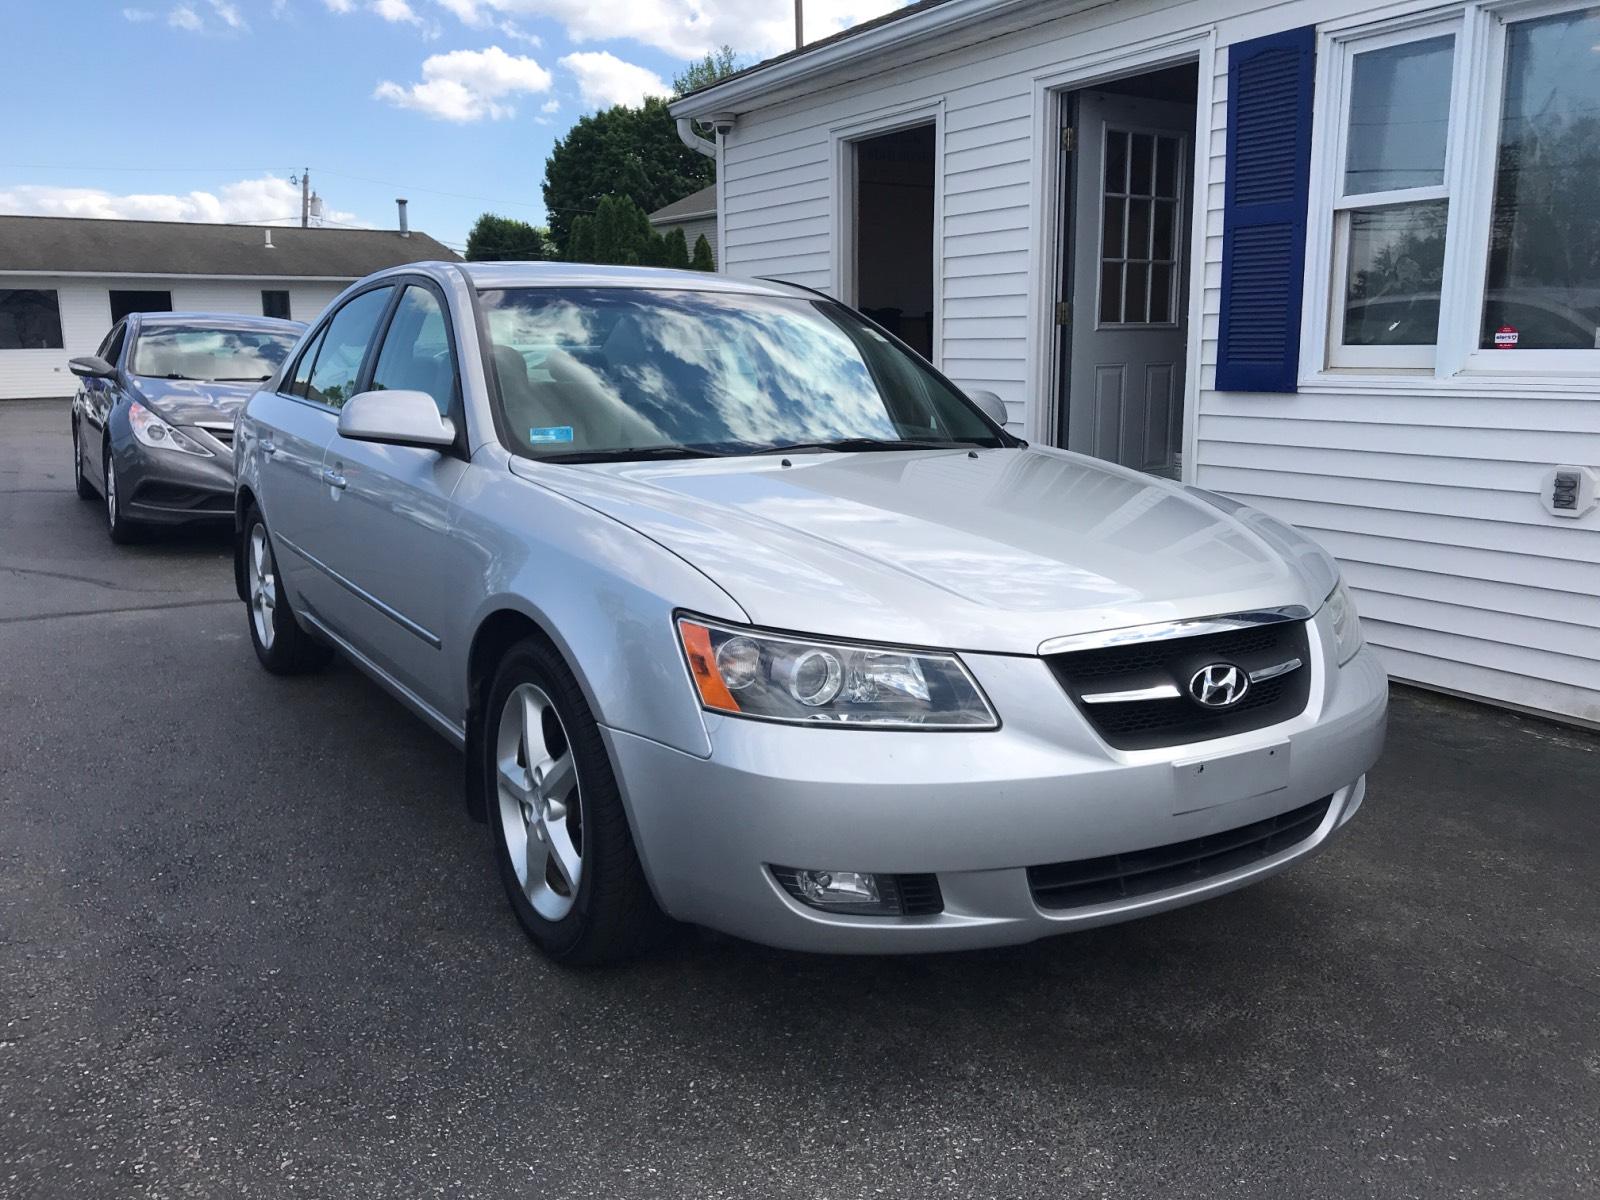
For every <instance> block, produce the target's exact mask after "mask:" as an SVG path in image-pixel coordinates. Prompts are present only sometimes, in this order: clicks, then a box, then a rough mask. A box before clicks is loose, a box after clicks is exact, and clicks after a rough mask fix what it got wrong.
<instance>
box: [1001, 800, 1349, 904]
mask: <svg viewBox="0 0 1600 1200" xmlns="http://www.w3.org/2000/svg"><path fill="white" fill-rule="evenodd" d="M1331 803H1333V797H1332V796H1324V797H1323V798H1322V799H1321V800H1318V801H1315V802H1314V803H1311V804H1307V805H1303V806H1302V807H1300V808H1296V809H1293V810H1291V811H1289V812H1286V813H1280V814H1279V815H1278V816H1276V817H1269V818H1267V819H1266V820H1265V821H1256V822H1254V823H1253V824H1250V825H1241V826H1240V827H1239V828H1237V829H1229V830H1225V831H1223V832H1222V833H1212V834H1207V835H1206V836H1205V837H1199V838H1191V839H1190V840H1189V841H1186V842H1173V843H1172V844H1171V845H1168V846H1157V847H1155V848H1154V849H1151V850H1136V851H1134V852H1133V853H1131V854H1108V855H1106V856H1105V857H1104V858H1083V859H1079V860H1078V861H1077V862H1063V863H1051V864H1050V865H1048V866H1043V867H1029V868H1028V887H1029V889H1030V890H1031V891H1032V892H1033V901H1034V903H1035V904H1037V905H1038V906H1039V907H1040V908H1048V909H1062V908H1087V907H1089V906H1090V905H1094V904H1111V903H1115V902H1116V901H1118V900H1131V899H1135V898H1137V897H1139V896H1148V895H1150V894H1152V893H1154V892H1164V891H1166V890H1168V889H1169V888H1175V887H1183V886H1184V885H1186V884H1193V883H1199V882H1202V881H1204V880H1207V879H1211V878H1214V877H1215V876H1218V875H1226V874H1227V873H1228V872H1230V871H1237V870H1239V869H1241V868H1243V867H1247V866H1249V865H1250V864H1251V863H1253V862H1259V861H1260V860H1261V859H1264V858H1270V857H1271V856H1272V855H1274V854H1277V853H1279V852H1280V851H1283V850H1287V849H1289V847H1291V846H1296V845H1299V844H1300V843H1301V842H1303V841H1305V840H1306V839H1307V838H1308V837H1310V836H1311V835H1312V834H1313V833H1315V832H1316V830H1317V827H1318V826H1319V825H1321V824H1322V819H1323V818H1324V817H1326V816H1327V815H1328V805H1330V804H1331Z"/></svg>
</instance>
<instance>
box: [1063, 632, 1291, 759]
mask: <svg viewBox="0 0 1600 1200" xmlns="http://www.w3.org/2000/svg"><path fill="white" fill-rule="evenodd" d="M1294 660H1299V666H1297V667H1295V668H1293V669H1291V670H1287V671H1285V672H1284V673H1283V674H1281V675H1277V676H1274V677H1272V678H1262V679H1260V680H1258V681H1254V682H1252V683H1251V684H1250V687H1249V688H1248V690H1247V691H1246V692H1245V695H1244V698H1243V699H1242V700H1240V701H1239V702H1238V703H1236V704H1234V705H1233V706H1231V707H1229V708H1206V707H1204V706H1203V705H1201V704H1200V703H1199V702H1198V701H1196V700H1195V699H1194V698H1193V697H1192V696H1191V695H1190V693H1189V681H1190V679H1192V678H1193V677H1194V674H1195V672H1197V671H1199V670H1201V669H1202V668H1204V667H1206V666H1209V665H1211V664H1213V663H1223V664H1229V665H1233V666H1237V667H1239V668H1240V669H1241V670H1242V671H1243V672H1245V673H1246V674H1249V673H1250V672H1253V671H1262V670H1265V669H1267V668H1271V667H1277V666H1280V665H1282V664H1285V663H1289V662H1293V661H1294ZM1045 661H1046V662H1048V663H1049V664H1050V669H1051V671H1053V672H1054V673H1055V676H1056V678H1057V679H1058V680H1059V681H1060V683H1061V686H1062V687H1063V688H1065V689H1066V691H1067V694H1068V695H1069V696H1071V697H1072V700H1073V703H1074V704H1076V705H1077V706H1078V710H1079V711H1080V712H1082V713H1083V715H1084V717H1085V718H1086V719H1087V720H1088V722H1089V724H1090V725H1092V726H1093V727H1094V729H1095V731H1096V732H1097V733H1099V735H1100V736H1101V737H1102V738H1104V739H1105V740H1106V742H1108V743H1109V744H1110V745H1112V746H1115V747H1117V748H1118V749H1119V750H1148V749H1151V748H1154V747H1158V746H1178V745H1184V744H1186V743H1189V742H1199V741H1204V740H1206V739H1208V738H1218V737H1226V736H1227V735H1228V734H1233V733H1246V732H1248V731H1249V730H1252V729H1261V728H1264V727H1265V726H1267V725H1276V724H1277V723H1278V722H1279V721H1287V720H1288V719H1289V718H1290V717H1294V716H1297V715H1299V714H1300V713H1301V712H1303V711H1304V710H1305V707H1306V701H1307V700H1308V699H1309V698H1310V695H1311V667H1310V654H1309V650H1308V641H1307V633H1306V622H1304V621H1273V622H1269V623H1266V624H1261V625H1251V626H1247V627H1246V628H1243V629H1230V630H1226V631H1224V632H1221V633H1207V634H1201V635H1199V636H1197V637H1177V638H1161V639H1156V640H1152V641H1142V642H1132V643H1129V644H1128V645H1125V646H1108V647H1105V648H1102V649H1095V650H1076V651H1068V652H1067V653H1064V654H1053V655H1049V656H1047V657H1046V659H1045ZM1160 687H1165V688H1166V689H1167V690H1168V691H1169V692H1170V691H1171V690H1173V689H1176V691H1177V692H1178V695H1176V696H1172V695H1168V696H1165V697H1162V698H1159V699H1139V700H1122V701H1117V702H1114V703H1098V704H1096V703H1085V702H1084V699H1083V697H1085V696H1094V695H1097V694H1103V693H1117V692H1133V691H1139V690H1142V689H1152V688H1160Z"/></svg>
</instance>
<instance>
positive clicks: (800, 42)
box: [794, 0, 806, 50]
mask: <svg viewBox="0 0 1600 1200" xmlns="http://www.w3.org/2000/svg"><path fill="white" fill-rule="evenodd" d="M804 3H805V0H794V48H795V49H796V50H799V49H800V48H801V47H803V46H804V45H805V44H806V22H805V11H804V9H803V8H802V5H803V4H804Z"/></svg>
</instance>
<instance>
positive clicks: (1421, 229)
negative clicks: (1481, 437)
mask: <svg viewBox="0 0 1600 1200" xmlns="http://www.w3.org/2000/svg"><path fill="white" fill-rule="evenodd" d="M1327 46H1328V49H1329V51H1330V53H1329V56H1328V64H1327V66H1326V67H1325V70H1324V74H1323V82H1324V84H1325V85H1327V86H1330V87H1331V88H1333V89H1334V90H1335V91H1336V92H1337V101H1338V102H1337V104H1336V105H1329V106H1328V111H1330V112H1331V113H1333V114H1335V118H1336V120H1335V121H1334V122H1330V123H1329V125H1328V126H1327V127H1324V128H1319V130H1318V143H1319V145H1320V146H1321V147H1322V149H1321V153H1320V155H1319V157H1318V162H1319V164H1320V166H1319V168H1318V170H1319V172H1320V175H1321V183H1320V185H1319V184H1318V183H1317V181H1316V180H1315V179H1314V180H1313V189H1314V190H1313V192H1312V194H1313V195H1314V196H1315V195H1319V194H1320V195H1324V196H1330V195H1331V196H1332V201H1331V203H1330V204H1329V205H1328V207H1327V208H1325V209H1324V210H1323V211H1324V213H1325V214H1326V215H1325V216H1323V217H1322V218H1320V220H1321V222H1322V225H1321V227H1322V229H1323V230H1324V231H1325V232H1324V234H1323V235H1322V239H1321V240H1320V242H1319V241H1313V242H1312V243H1311V245H1313V246H1317V245H1320V246H1321V247H1322V249H1320V250H1314V251H1313V255H1318V254H1325V255H1326V256H1327V257H1326V259H1325V260H1324V263H1325V265H1324V267H1323V268H1322V270H1323V272H1324V273H1322V274H1320V275H1319V274H1318V272H1317V270H1316V269H1315V268H1316V263H1315V259H1313V263H1312V267H1313V270H1312V271H1311V272H1309V273H1308V277H1309V278H1310V279H1311V284H1310V289H1309V293H1308V295H1309V301H1310V303H1311V310H1310V311H1311V312H1312V314H1313V316H1312V317H1311V318H1310V321H1311V323H1312V326H1313V336H1314V335H1315V333H1316V330H1315V328H1314V327H1315V326H1317V325H1320V326H1321V327H1322V328H1321V334H1322V336H1323V338H1324V344H1325V347H1326V353H1325V354H1324V355H1323V356H1322V358H1323V360H1324V362H1325V364H1326V365H1327V366H1328V367H1331V368H1336V369H1347V370H1348V369H1356V370H1380V371H1381V370H1408V369H1411V370H1426V371H1429V372H1432V373H1435V374H1438V375H1453V374H1456V373H1457V372H1459V371H1462V370H1491V371H1502V372H1503V371H1507V370H1513V371H1516V372H1518V373H1521V372H1524V371H1527V370H1530V369H1531V370H1537V369H1557V370H1570V369H1581V370H1585V371H1589V370H1594V369H1595V368H1596V367H1597V366H1600V358H1597V357H1595V353H1594V352H1595V351H1596V350H1600V204H1597V203H1596V201H1595V189H1596V187H1597V184H1596V180H1600V117H1597V115H1596V114H1597V113H1600V52H1597V50H1596V48H1597V47H1600V7H1595V6H1594V5H1593V4H1592V3H1591V5H1590V6H1588V7H1583V8H1573V7H1570V6H1568V7H1565V8H1562V7H1561V6H1560V4H1559V0H1555V2H1553V3H1545V4H1542V5H1539V6H1538V7H1536V8H1535V7H1533V6H1530V5H1528V4H1523V3H1519V4H1517V5H1516V6H1515V7H1512V6H1510V5H1502V4H1501V3H1500V0H1492V2H1490V3H1483V4H1470V5H1467V6H1466V7H1464V8H1462V9H1459V10H1457V12H1456V13H1455V14H1454V15H1452V16H1451V17H1449V18H1447V19H1443V20H1435V21H1432V22H1428V23H1414V22H1413V23H1402V25H1401V27H1399V28H1395V27H1392V26H1391V27H1389V28H1385V29H1380V30H1377V31H1359V32H1353V33H1350V34H1344V33H1340V34H1335V35H1333V36H1331V37H1330V38H1329V39H1328V42H1327ZM1317 219H1318V218H1314V222H1315V220H1317ZM1319 304H1321V305H1322V307H1318V305H1319ZM1319 313H1320V314H1324V315H1317V314H1319ZM1508 350H1509V351H1515V352H1516V354H1517V357H1516V358H1515V359H1513V358H1511V357H1509V356H1508V355H1506V354H1505V353H1503V352H1504V351H1508ZM1537 351H1555V352H1561V354H1560V356H1559V357H1558V356H1555V355H1551V354H1535V353H1534V352H1537ZM1574 352H1577V353H1579V354H1580V356H1582V357H1580V358H1579V359H1577V360H1574V359H1572V358H1571V355H1572V354H1573V353H1574ZM1513 364H1515V365H1514V366H1513Z"/></svg>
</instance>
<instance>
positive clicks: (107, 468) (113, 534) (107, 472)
mask: <svg viewBox="0 0 1600 1200" xmlns="http://www.w3.org/2000/svg"><path fill="white" fill-rule="evenodd" d="M101 469H102V474H101V476H100V494H101V495H102V496H104V497H105V505H104V512H105V514H106V533H107V535H108V536H109V537H110V538H111V541H112V543H113V544H114V545H118V546H131V545H133V544H134V543H135V542H137V541H140V540H141V539H142V538H143V537H144V532H145V531H144V527H143V526H142V525H140V524H139V522H137V521H134V520H130V519H129V518H128V517H127V516H125V515H124V514H123V511H122V493H121V489H119V488H118V487H117V484H116V472H117V460H116V457H115V456H114V455H113V454H112V453H111V442H110V440H109V439H107V441H106V443H105V446H104V448H103V449H102V450H101Z"/></svg>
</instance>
